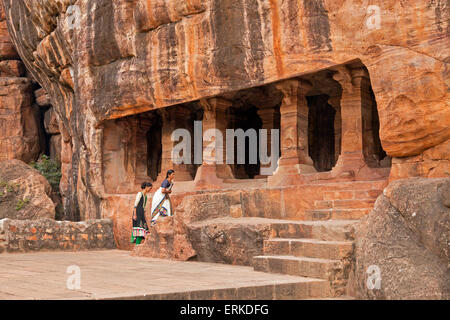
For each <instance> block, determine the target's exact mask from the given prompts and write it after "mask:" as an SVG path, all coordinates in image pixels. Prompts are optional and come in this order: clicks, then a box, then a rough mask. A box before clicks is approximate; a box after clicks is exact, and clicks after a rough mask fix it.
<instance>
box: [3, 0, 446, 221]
mask: <svg viewBox="0 0 450 320" xmlns="http://www.w3.org/2000/svg"><path fill="white" fill-rule="evenodd" d="M3 3H4V5H5V9H6V11H5V12H6V18H7V20H8V28H9V31H10V34H11V36H12V40H13V43H14V44H15V45H16V47H17V51H18V53H19V54H20V56H21V58H22V59H23V61H24V63H25V65H26V66H27V68H28V69H29V70H30V72H31V73H32V74H33V76H34V77H35V78H36V80H37V81H38V82H39V83H40V84H41V85H42V87H43V88H44V89H45V90H47V91H48V92H50V95H51V101H52V103H53V104H54V106H55V108H56V109H55V111H56V113H57V114H58V116H59V118H60V120H61V124H62V127H63V130H65V131H66V133H65V134H63V141H64V142H63V146H62V148H63V153H64V159H63V160H62V161H63V171H64V177H63V185H62V186H63V188H64V190H63V191H64V193H65V195H66V202H65V204H66V208H67V209H68V210H70V211H71V212H70V213H69V214H68V217H71V218H77V217H78V218H80V217H81V218H87V217H92V218H96V217H97V218H98V217H100V216H101V215H102V214H103V213H102V212H101V209H100V208H101V205H100V203H101V201H102V199H104V198H105V191H104V187H103V185H104V183H103V181H102V178H101V177H102V168H101V166H100V165H99V164H100V163H101V152H100V150H101V149H102V133H103V129H102V121H104V120H106V119H113V118H120V117H124V116H127V115H131V114H136V113H139V112H144V111H148V110H152V109H155V108H159V107H164V106H169V105H173V104H179V103H182V102H188V101H193V100H197V99H199V98H202V97H206V96H213V95H217V94H221V93H224V92H229V91H233V90H239V89H242V88H249V87H253V86H258V85H262V84H266V83H270V82H273V81H277V80H280V79H286V78H289V77H293V76H299V75H302V74H307V73H310V72H313V71H317V70H321V69H324V68H327V67H331V66H335V65H339V64H343V63H347V62H349V61H354V60H355V59H359V60H360V61H362V63H363V64H364V65H365V66H366V67H367V69H368V70H369V73H370V78H371V83H372V87H373V91H374V94H375V98H376V102H377V105H378V113H379V118H380V137H381V143H382V145H383V147H384V149H385V151H386V152H387V154H388V155H389V156H391V157H392V158H393V167H392V172H391V177H392V179H396V178H401V177H409V176H424V177H443V176H448V172H449V160H448V158H449V155H448V149H449V148H448V139H449V137H450V129H449V127H450V117H449V112H448V110H449V96H448V95H449V93H448V92H449V91H448V63H449V60H448V59H449V58H448V57H449V47H448V45H447V44H448V35H449V22H448V21H449V6H448V4H447V3H446V2H445V1H426V0H420V1H416V0H407V1H400V2H399V1H394V0H390V1H383V2H382V3H381V4H380V7H379V9H380V11H379V13H380V15H379V16H374V14H376V11H373V10H372V11H370V10H369V9H370V8H369V5H370V4H371V2H370V1H353V0H346V1H344V0H340V1H335V0H320V1H297V0H290V1H277V0H258V1H250V0H246V1H237V0H221V1H217V0H209V1H198V0H195V1H189V2H184V1H175V0H173V1H172V0H158V1H156V2H153V1H152V2H149V1H144V0H132V1H120V0H116V1H106V0H99V1H88V0H80V1H74V0H65V1H62V0H50V1H46V2H42V1H38V0H27V1H25V0H3ZM75 3H76V6H75V7H73V6H72V7H71V5H74V4H75ZM68 8H70V9H68ZM377 18H379V20H378V21H379V25H377V23H376V22H377ZM373 19H375V20H373ZM80 214H81V215H80Z"/></svg>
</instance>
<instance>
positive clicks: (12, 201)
mask: <svg viewBox="0 0 450 320" xmlns="http://www.w3.org/2000/svg"><path fill="white" fill-rule="evenodd" d="M51 193H52V189H51V186H50V184H49V183H48V181H47V179H45V177H43V176H42V175H41V174H40V173H39V172H38V171H37V170H35V169H33V168H31V167H30V166H28V165H27V164H26V163H24V162H22V161H20V160H6V161H1V162H0V219H3V218H11V219H18V220H26V219H40V218H50V219H55V204H54V203H53V201H52V200H51V199H50V196H51Z"/></svg>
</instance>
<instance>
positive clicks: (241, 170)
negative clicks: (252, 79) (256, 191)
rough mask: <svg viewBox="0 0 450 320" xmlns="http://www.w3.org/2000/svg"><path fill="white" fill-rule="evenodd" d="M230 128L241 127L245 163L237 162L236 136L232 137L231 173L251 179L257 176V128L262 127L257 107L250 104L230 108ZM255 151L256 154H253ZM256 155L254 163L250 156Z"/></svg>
mask: <svg viewBox="0 0 450 320" xmlns="http://www.w3.org/2000/svg"><path fill="white" fill-rule="evenodd" d="M230 113H231V121H230V129H234V130H235V133H236V130H238V129H242V130H243V131H244V133H245V163H238V159H239V155H238V137H237V136H235V138H234V159H235V163H234V164H231V169H232V172H233V175H234V177H235V178H236V179H253V178H255V177H259V174H260V165H261V164H260V162H259V157H258V155H259V129H262V120H261V118H260V117H259V116H258V112H257V108H256V107H254V106H252V105H244V106H239V107H238V108H234V107H233V108H231V110H230ZM255 152H256V154H255ZM252 156H253V157H254V156H256V163H254V162H255V161H252V158H253V157H252Z"/></svg>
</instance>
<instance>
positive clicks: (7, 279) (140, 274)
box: [0, 250, 323, 299]
mask: <svg viewBox="0 0 450 320" xmlns="http://www.w3.org/2000/svg"><path fill="white" fill-rule="evenodd" d="M70 266H78V267H79V270H80V275H81V276H80V289H76V290H69V289H68V288H67V282H68V279H69V278H70V280H73V276H74V274H72V273H68V267H70ZM70 280H69V283H70V284H74V282H73V281H70ZM322 284H323V282H322V281H320V280H316V279H309V278H308V279H306V278H302V277H295V276H286V275H276V274H268V273H262V272H255V271H253V268H251V267H242V266H230V265H224V264H215V263H203V262H178V261H168V260H161V259H152V258H142V257H132V256H130V252H128V251H120V250H103V251H81V252H38V253H25V254H1V255H0V299H295V298H297V299H298V298H308V297H310V296H311V294H313V293H314V292H315V291H317V288H316V287H317V286H319V287H320V286H321V285H322Z"/></svg>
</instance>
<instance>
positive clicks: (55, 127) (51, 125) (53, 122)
mask: <svg viewBox="0 0 450 320" xmlns="http://www.w3.org/2000/svg"><path fill="white" fill-rule="evenodd" d="M44 126H45V131H46V132H47V133H48V134H59V133H60V132H59V121H58V116H57V115H56V113H55V111H54V109H53V108H50V109H48V110H47V111H46V112H45V116H44Z"/></svg>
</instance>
